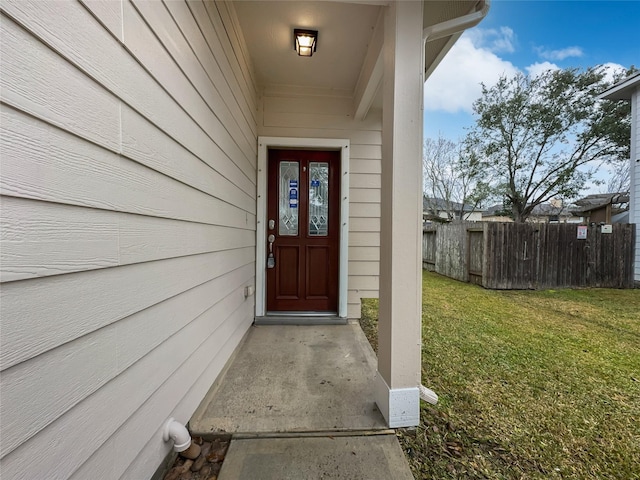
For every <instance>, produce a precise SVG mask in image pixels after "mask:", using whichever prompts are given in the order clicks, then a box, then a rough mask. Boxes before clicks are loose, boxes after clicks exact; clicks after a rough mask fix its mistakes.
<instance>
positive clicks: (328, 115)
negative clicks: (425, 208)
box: [259, 91, 382, 318]
mask: <svg viewBox="0 0 640 480" xmlns="http://www.w3.org/2000/svg"><path fill="white" fill-rule="evenodd" d="M260 106H261V110H260V113H261V114H262V116H261V118H260V119H259V134H260V135H264V136H272V137H298V138H300V137H306V138H347V139H349V140H350V148H349V150H350V151H349V170H350V171H349V182H350V185H349V284H348V309H347V310H348V311H347V314H348V316H349V317H350V318H360V299H361V298H370V297H374V298H377V297H378V279H379V271H380V262H379V256H380V184H381V168H382V160H381V159H382V133H381V129H382V122H381V115H380V112H371V113H370V114H369V115H368V116H367V117H366V118H365V120H363V121H361V122H359V121H355V120H353V117H352V115H351V114H352V100H351V99H350V98H345V97H331V96H326V97H323V96H317V97H313V96H310V97H287V96H283V94H282V93H281V92H277V93H271V92H270V91H267V92H266V93H265V95H264V97H263V98H262V102H261V105H260ZM310 112H315V113H310Z"/></svg>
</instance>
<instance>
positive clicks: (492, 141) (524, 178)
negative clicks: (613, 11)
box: [467, 68, 630, 222]
mask: <svg viewBox="0 0 640 480" xmlns="http://www.w3.org/2000/svg"><path fill="white" fill-rule="evenodd" d="M606 73H607V72H606V70H605V69H604V68H590V69H588V70H586V71H579V70H577V69H565V70H556V71H548V72H546V73H544V74H542V75H539V76H535V77H531V76H527V75H523V74H519V75H517V76H515V77H512V78H506V77H502V78H500V80H499V81H498V83H497V84H496V85H495V86H493V87H486V86H485V85H483V86H482V96H481V97H480V98H479V99H478V100H476V102H475V103H474V105H473V109H474V113H475V114H476V115H477V119H476V125H475V127H474V128H473V129H472V130H471V132H470V133H469V134H468V137H467V142H468V143H469V144H471V145H474V146H475V148H476V149H477V151H478V152H479V153H480V155H481V156H482V164H483V165H484V167H485V168H486V170H487V172H488V173H489V175H490V177H491V178H493V180H494V181H493V184H492V185H493V188H494V191H495V194H496V195H497V196H502V197H503V198H505V199H506V201H505V203H506V205H508V206H509V207H510V208H511V210H512V214H513V218H514V220H515V221H516V222H524V221H526V219H527V218H528V217H529V215H530V214H531V212H532V210H533V209H534V208H535V207H536V205H539V204H541V203H544V202H547V201H549V200H550V199H552V198H563V199H568V200H570V199H572V198H575V197H576V196H578V195H579V194H580V192H581V190H582V189H583V188H584V185H585V183H586V182H587V180H589V179H591V178H592V177H593V175H594V173H595V172H596V170H597V168H598V166H599V165H601V164H602V163H603V162H616V161H623V160H628V158H629V138H630V134H629V132H630V109H629V105H628V103H627V102H624V103H620V102H611V101H607V100H599V99H598V95H599V94H600V93H602V92H603V91H604V90H605V89H606V88H607V87H608V86H609V84H608V83H607V81H606V79H605V77H606Z"/></svg>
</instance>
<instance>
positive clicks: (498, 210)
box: [482, 203, 573, 217]
mask: <svg viewBox="0 0 640 480" xmlns="http://www.w3.org/2000/svg"><path fill="white" fill-rule="evenodd" d="M510 213H511V212H508V211H506V210H505V208H504V205H502V204H501V203H499V204H497V205H492V206H490V207H489V208H487V209H485V210H484V211H483V212H482V216H483V217H494V216H504V215H505V214H506V215H509V214H510ZM552 215H558V216H561V217H571V216H573V209H572V208H571V207H568V206H565V207H556V206H554V205H551V204H550V203H541V204H540V205H536V206H535V207H533V210H532V212H531V216H533V217H549V216H552Z"/></svg>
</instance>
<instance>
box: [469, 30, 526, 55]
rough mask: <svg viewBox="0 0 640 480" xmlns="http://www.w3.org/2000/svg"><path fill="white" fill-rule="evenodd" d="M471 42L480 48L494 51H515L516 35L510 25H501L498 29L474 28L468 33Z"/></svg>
mask: <svg viewBox="0 0 640 480" xmlns="http://www.w3.org/2000/svg"><path fill="white" fill-rule="evenodd" d="M467 36H468V38H469V39H471V42H472V43H473V44H474V45H475V46H476V47H478V48H482V49H485V50H489V51H490V52H493V53H513V52H514V51H515V47H514V45H513V44H514V42H515V35H514V33H513V30H511V29H510V28H509V27H500V28H499V29H498V30H496V29H494V28H491V29H483V28H474V29H472V30H469V32H468V34H467Z"/></svg>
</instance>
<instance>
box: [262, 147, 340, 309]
mask: <svg viewBox="0 0 640 480" xmlns="http://www.w3.org/2000/svg"><path fill="white" fill-rule="evenodd" d="M349 144H350V141H349V140H348V139H344V138H293V137H258V185H257V190H258V192H257V193H258V199H257V212H256V311H255V316H256V317H264V316H265V315H266V306H267V288H266V287H267V270H266V268H265V265H266V261H267V228H266V225H267V162H268V153H269V152H268V150H269V148H297V149H302V150H304V149H309V150H334V151H335V150H338V151H340V172H341V173H340V176H341V179H340V247H339V248H340V253H339V259H338V262H339V265H338V316H339V317H340V318H347V301H348V297H347V292H348V289H347V286H348V280H349Z"/></svg>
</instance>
